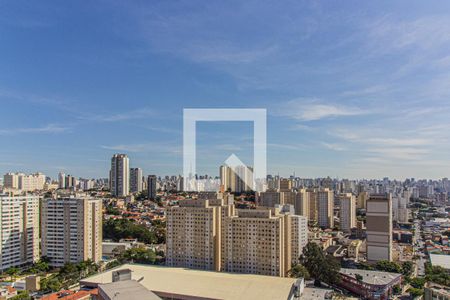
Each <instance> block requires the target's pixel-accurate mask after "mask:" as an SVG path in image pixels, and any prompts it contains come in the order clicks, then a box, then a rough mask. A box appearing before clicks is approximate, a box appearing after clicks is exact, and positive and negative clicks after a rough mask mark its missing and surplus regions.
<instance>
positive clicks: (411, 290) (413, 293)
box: [408, 288, 423, 299]
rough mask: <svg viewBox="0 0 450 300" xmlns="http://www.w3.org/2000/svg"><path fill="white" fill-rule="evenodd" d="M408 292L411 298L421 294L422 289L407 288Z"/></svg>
mask: <svg viewBox="0 0 450 300" xmlns="http://www.w3.org/2000/svg"><path fill="white" fill-rule="evenodd" d="M408 292H409V295H410V296H411V297H412V298H413V299H415V298H416V297H419V296H422V295H423V289H416V288H409V289H408Z"/></svg>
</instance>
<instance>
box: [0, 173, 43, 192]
mask: <svg viewBox="0 0 450 300" xmlns="http://www.w3.org/2000/svg"><path fill="white" fill-rule="evenodd" d="M3 185H4V187H5V188H9V189H16V190H21V191H23V192H32V191H40V190H43V189H44V185H45V175H44V174H42V173H39V172H38V173H35V174H29V175H27V174H24V173H7V174H5V175H4V176H3Z"/></svg>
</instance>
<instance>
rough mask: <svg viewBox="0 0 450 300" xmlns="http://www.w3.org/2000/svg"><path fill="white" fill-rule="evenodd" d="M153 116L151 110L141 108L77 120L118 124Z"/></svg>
mask: <svg viewBox="0 0 450 300" xmlns="http://www.w3.org/2000/svg"><path fill="white" fill-rule="evenodd" d="M154 115H155V111H154V110H153V109H150V108H147V107H143V108H141V109H136V110H132V111H128V112H123V113H117V114H114V113H111V114H83V115H81V116H80V117H79V118H80V119H83V120H89V121H94V122H120V121H127V120H134V119H142V118H147V117H151V116H154Z"/></svg>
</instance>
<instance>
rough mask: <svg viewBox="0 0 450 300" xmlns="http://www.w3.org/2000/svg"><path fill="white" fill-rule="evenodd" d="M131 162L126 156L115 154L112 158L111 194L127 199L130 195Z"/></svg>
mask: <svg viewBox="0 0 450 300" xmlns="http://www.w3.org/2000/svg"><path fill="white" fill-rule="evenodd" d="M129 164H130V160H129V158H128V156H127V155H126V154H114V156H113V157H112V158H111V171H110V186H111V194H112V195H113V196H116V197H126V196H128V194H129V193H130V168H129Z"/></svg>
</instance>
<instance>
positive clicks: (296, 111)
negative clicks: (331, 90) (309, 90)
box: [278, 99, 369, 121]
mask: <svg viewBox="0 0 450 300" xmlns="http://www.w3.org/2000/svg"><path fill="white" fill-rule="evenodd" d="M368 113H369V111H367V110H363V109H360V108H358V107H352V106H346V105H340V104H329V103H321V102H319V101H318V100H317V99H312V100H311V99H296V100H291V101H288V102H286V103H285V104H283V105H281V108H280V109H278V114H279V115H281V116H287V117H289V118H292V119H295V120H299V121H316V120H320V119H327V118H337V117H350V116H359V115H364V114H368Z"/></svg>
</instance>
